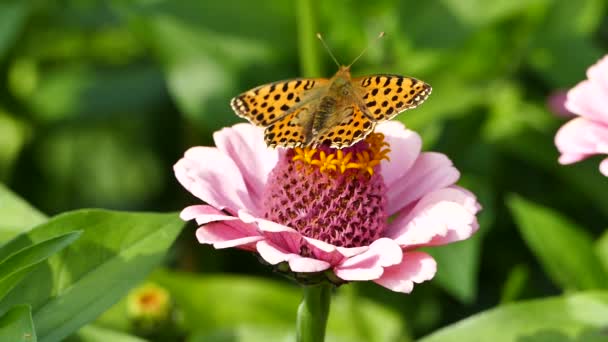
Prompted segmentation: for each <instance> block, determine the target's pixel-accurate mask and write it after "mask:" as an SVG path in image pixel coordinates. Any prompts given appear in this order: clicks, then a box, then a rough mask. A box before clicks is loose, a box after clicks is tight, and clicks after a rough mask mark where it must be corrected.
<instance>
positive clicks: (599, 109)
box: [555, 56, 608, 176]
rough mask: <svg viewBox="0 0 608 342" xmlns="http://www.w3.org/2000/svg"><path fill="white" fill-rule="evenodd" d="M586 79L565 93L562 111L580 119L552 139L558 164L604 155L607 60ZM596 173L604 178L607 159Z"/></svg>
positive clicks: (607, 130) (607, 117) (606, 145)
mask: <svg viewBox="0 0 608 342" xmlns="http://www.w3.org/2000/svg"><path fill="white" fill-rule="evenodd" d="M587 78H588V79H587V80H584V81H582V82H580V83H579V84H577V85H576V86H575V87H574V88H572V89H570V91H569V92H568V99H567V100H566V108H567V109H568V110H569V111H571V112H572V113H575V114H578V115H580V117H577V118H575V119H572V120H570V121H569V122H568V123H566V124H565V125H563V126H562V127H561V128H560V129H559V131H558V132H557V134H556V135H555V145H556V146H557V149H558V150H559V152H560V153H561V156H560V157H559V162H560V164H572V163H575V162H578V161H580V160H582V159H585V158H587V157H589V156H592V155H596V154H608V56H605V57H604V58H602V59H601V60H600V61H599V62H597V63H596V64H594V65H592V66H591V67H590V68H589V69H588V70H587ZM600 172H601V173H602V174H604V175H605V176H608V158H606V159H604V160H603V161H602V162H601V163H600Z"/></svg>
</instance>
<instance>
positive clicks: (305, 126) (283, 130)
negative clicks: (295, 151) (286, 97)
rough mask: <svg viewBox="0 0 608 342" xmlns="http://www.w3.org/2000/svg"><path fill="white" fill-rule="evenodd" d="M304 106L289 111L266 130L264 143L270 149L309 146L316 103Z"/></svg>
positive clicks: (312, 102)
mask: <svg viewBox="0 0 608 342" xmlns="http://www.w3.org/2000/svg"><path fill="white" fill-rule="evenodd" d="M315 102H316V101H314V100H313V101H311V104H304V105H302V106H299V107H298V108H294V109H293V110H290V111H288V113H287V114H286V115H284V116H283V117H282V118H280V119H278V120H276V121H275V122H273V123H271V124H270V125H269V126H268V127H266V129H265V130H264V142H266V145H267V146H268V147H273V148H274V147H277V146H281V147H287V148H293V147H299V146H306V145H308V142H309V140H310V139H311V135H312V119H313V116H312V115H311V108H314V103H315Z"/></svg>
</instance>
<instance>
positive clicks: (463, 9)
mask: <svg viewBox="0 0 608 342" xmlns="http://www.w3.org/2000/svg"><path fill="white" fill-rule="evenodd" d="M441 2H443V3H444V4H446V6H448V7H449V8H450V9H451V10H452V11H453V13H454V14H456V15H457V16H458V18H459V19H461V20H462V21H464V22H466V23H467V24H469V25H471V26H483V25H489V24H492V23H495V22H497V21H499V20H504V19H505V18H507V17H510V16H513V15H515V14H518V13H521V12H523V11H525V10H527V9H528V8H530V7H532V6H536V5H538V4H543V3H546V1H545V0H533V1H530V0H514V1H484V0H444V1H441Z"/></svg>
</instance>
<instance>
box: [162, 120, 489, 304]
mask: <svg viewBox="0 0 608 342" xmlns="http://www.w3.org/2000/svg"><path fill="white" fill-rule="evenodd" d="M376 132H377V133H373V134H372V135H370V136H369V137H368V138H367V139H366V140H364V141H361V142H359V143H357V144H355V145H354V146H352V147H349V148H345V149H342V150H336V149H332V148H329V147H325V146H321V147H319V148H316V149H312V148H304V149H302V148H296V149H279V150H273V149H269V148H267V147H266V145H265V144H264V139H263V130H262V129H260V128H257V127H254V126H252V125H249V124H237V125H235V126H233V127H230V128H225V129H223V130H221V131H219V132H216V133H215V134H214V140H215V143H216V145H217V148H211V147H193V148H191V149H189V150H188V151H186V153H185V155H184V157H183V158H182V159H181V160H179V161H178V162H177V163H176V164H175V166H174V170H175V175H176V177H177V179H178V180H179V182H180V183H181V184H182V185H183V186H184V187H185V188H186V189H187V190H188V191H190V192H191V193H192V194H193V195H195V196H196V197H198V198H200V199H201V200H203V201H204V202H206V203H208V204H207V205H194V206H190V207H187V208H185V209H184V210H183V211H182V213H181V217H182V219H184V220H191V219H195V220H196V222H197V223H198V224H199V225H200V227H199V228H198V230H197V232H196V236H197V238H198V240H199V242H200V243H204V244H212V245H213V246H214V247H215V248H227V247H237V248H241V249H245V250H249V251H252V252H256V253H259V255H260V257H261V258H262V259H263V260H264V261H265V262H267V263H268V264H270V265H274V266H275V267H276V269H277V270H279V271H282V272H285V273H288V274H290V275H291V276H293V277H295V278H296V279H298V280H301V281H303V282H309V283H310V282H315V281H320V280H329V281H331V282H333V283H335V284H340V283H344V282H348V281H355V280H372V281H374V282H376V283H378V284H380V285H382V286H385V287H387V288H389V289H391V290H393V291H400V292H406V293H409V292H410V291H412V288H413V286H414V283H421V282H423V281H426V280H429V279H431V278H432V277H433V276H434V275H435V271H436V263H435V260H434V259H433V258H432V257H431V256H430V255H428V254H427V253H424V252H421V251H416V249H417V248H418V247H422V246H436V245H442V244H446V243H450V242H454V241H459V240H463V239H466V238H468V237H470V236H471V235H472V234H473V233H474V232H475V231H476V230H477V228H478V224H477V218H476V213H477V212H478V211H479V210H480V206H479V204H478V203H477V200H476V198H475V196H474V195H473V194H471V193H470V192H469V191H467V190H464V189H462V188H460V187H457V186H454V183H455V182H456V181H457V180H458V178H459V172H458V170H456V169H455V168H454V166H453V165H452V163H451V161H450V160H449V159H448V158H447V157H446V156H445V155H443V154H440V153H433V152H424V153H422V152H421V151H420V150H421V140H420V137H419V136H418V135H417V134H416V133H414V132H413V131H410V130H407V129H405V128H404V127H403V125H402V124H400V123H398V122H387V123H383V124H381V125H379V126H378V127H377V129H376ZM389 218H390V219H389Z"/></svg>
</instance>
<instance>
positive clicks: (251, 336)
mask: <svg viewBox="0 0 608 342" xmlns="http://www.w3.org/2000/svg"><path fill="white" fill-rule="evenodd" d="M151 280H152V281H153V282H155V283H157V284H159V285H161V286H163V287H164V288H166V289H167V290H168V291H169V292H170V293H171V297H172V300H173V301H174V302H175V304H176V308H177V310H178V311H181V313H182V314H183V325H184V327H185V329H187V330H188V331H191V332H196V334H195V335H196V336H199V337H197V338H200V339H194V340H198V341H200V340H204V339H203V338H202V337H200V336H205V337H206V338H209V340H217V341H224V340H225V338H228V337H230V336H232V337H234V339H229V340H230V341H257V340H258V339H257V338H255V336H260V335H259V334H263V332H264V331H267V332H268V334H270V336H272V337H273V338H269V339H267V340H273V341H274V340H277V341H278V340H282V339H283V338H289V337H290V336H291V337H293V336H294V335H293V333H294V332H295V324H296V311H297V309H298V304H299V302H300V300H301V297H302V292H301V289H300V288H298V287H296V286H293V285H291V286H290V285H289V284H286V283H284V282H277V281H270V280H265V279H262V278H255V277H245V276H225V275H222V276H220V275H214V276H200V275H194V274H188V273H181V272H171V271H165V270H163V271H157V272H156V273H154V275H153V276H152V277H151ZM346 290H349V289H347V288H346V286H343V287H341V288H339V289H338V290H337V291H336V292H337V295H336V296H334V297H333V298H332V302H331V305H330V309H329V319H328V325H327V335H328V336H334V337H335V338H336V339H337V338H340V341H378V342H380V341H388V340H391V338H395V337H397V336H400V334H401V333H402V331H401V325H402V323H401V322H400V318H399V316H398V315H397V314H395V313H394V312H392V311H390V310H387V309H386V308H384V307H383V306H380V305H378V304H375V303H374V302H372V301H370V300H368V299H365V298H361V297H356V296H349V295H345V292H347V291H346ZM226 294H229V295H226ZM218 298H221V300H218ZM126 317H127V316H126V305H125V301H124V300H123V301H121V302H120V303H118V304H117V305H116V306H115V307H113V308H112V309H110V310H109V311H108V312H106V314H104V315H103V316H101V317H100V319H99V320H98V322H97V323H98V324H100V325H104V326H107V327H110V328H114V329H119V330H125V329H128V325H126V324H125V322H126ZM286 332H287V333H286ZM210 336H213V337H214V339H211V337H210ZM274 337H276V339H275V338H274ZM327 341H337V340H334V339H327Z"/></svg>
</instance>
